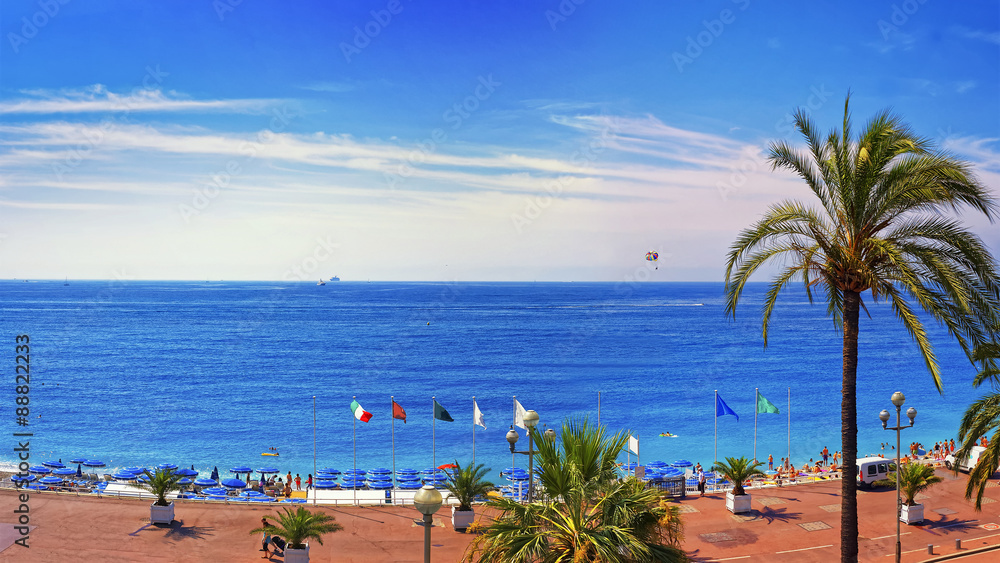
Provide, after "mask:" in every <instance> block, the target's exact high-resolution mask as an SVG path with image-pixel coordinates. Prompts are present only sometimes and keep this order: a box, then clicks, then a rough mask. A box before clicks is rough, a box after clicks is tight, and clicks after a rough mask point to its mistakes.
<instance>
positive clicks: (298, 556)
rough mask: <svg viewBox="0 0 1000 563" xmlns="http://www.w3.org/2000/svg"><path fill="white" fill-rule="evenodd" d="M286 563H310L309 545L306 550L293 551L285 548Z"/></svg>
mask: <svg viewBox="0 0 1000 563" xmlns="http://www.w3.org/2000/svg"><path fill="white" fill-rule="evenodd" d="M285 548H286V549H285V563H309V544H308V543H307V544H306V548H305V549H292V548H290V547H288V546H285Z"/></svg>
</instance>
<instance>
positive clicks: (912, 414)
mask: <svg viewBox="0 0 1000 563" xmlns="http://www.w3.org/2000/svg"><path fill="white" fill-rule="evenodd" d="M890 400H891V401H892V404H893V406H895V407H896V426H894V427H890V426H888V422H889V411H887V410H885V409H882V412H880V413H878V419H879V420H881V421H882V429H883V430H895V431H896V563H899V559H900V557H901V556H902V545H901V544H900V543H899V517H900V515H901V514H902V506H903V503H902V499H901V498H900V496H899V469H900V465H899V431H900V430H902V429H904V428H910V427H912V426H913V420H914V419H915V418H917V409H915V408H913V407H910V408H909V409H907V410H906V416H907V417H909V419H910V426H903V425H901V424H900V423H899V411H900V409H901V408H902V407H903V402H904V401H906V397H905V396H903V394H902V393H900V392H899V391H896V392H895V393H893V394H892V398H891V399H890Z"/></svg>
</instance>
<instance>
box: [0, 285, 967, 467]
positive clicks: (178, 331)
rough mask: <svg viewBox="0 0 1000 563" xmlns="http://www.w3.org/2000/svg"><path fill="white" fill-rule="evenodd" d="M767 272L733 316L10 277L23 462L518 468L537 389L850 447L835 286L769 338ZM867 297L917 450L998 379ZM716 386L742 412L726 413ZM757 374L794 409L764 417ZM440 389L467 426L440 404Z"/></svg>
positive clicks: (863, 364)
mask: <svg viewBox="0 0 1000 563" xmlns="http://www.w3.org/2000/svg"><path fill="white" fill-rule="evenodd" d="M765 291H766V285H765V284H763V283H760V284H750V285H749V286H748V287H747V289H746V292H745V294H744V297H743V300H742V302H741V303H740V305H739V308H738V310H737V316H736V318H735V319H731V318H728V317H727V316H726V313H725V296H724V287H723V284H721V283H471V282H451V283H446V282H441V283H430V282H421V283H406V282H392V283H388V282H350V281H341V282H329V283H327V284H326V285H325V286H318V285H316V284H315V283H303V282H246V281H238V282H227V281H211V282H200V281H199V282H178V281H164V282H156V281H75V280H66V281H64V280H49V281H45V280H42V281H27V282H26V281H23V280H18V281H13V280H11V281H2V282H0V358H2V359H3V360H2V361H3V364H4V365H5V366H6V367H5V369H4V373H5V374H6V375H5V379H6V384H4V385H3V386H0V389H2V391H0V412H4V413H6V414H5V415H4V416H3V417H2V419H3V422H2V425H3V426H4V428H5V429H6V432H5V435H6V438H5V439H4V440H5V442H6V444H5V445H4V446H3V447H2V448H0V464H2V465H3V466H5V467H7V468H11V467H13V466H15V464H16V463H17V456H18V455H19V452H17V451H15V450H16V448H18V446H19V444H22V443H24V442H26V441H28V442H30V444H29V449H30V463H31V464H32V465H36V464H38V463H40V462H42V461H46V460H50V459H54V460H57V459H62V460H63V461H64V462H67V461H68V460H69V459H73V458H76V457H85V458H88V459H99V460H102V461H104V462H105V463H106V464H107V467H106V469H105V471H110V470H113V469H115V468H119V467H125V466H154V465H157V464H160V463H174V464H177V465H179V466H182V467H190V466H193V467H194V468H195V469H196V470H198V471H200V472H204V473H203V475H204V476H207V475H208V473H209V472H211V471H212V469H213V468H218V469H219V470H220V472H221V473H223V474H225V473H226V472H228V471H229V469H230V468H232V467H235V466H240V465H244V466H250V467H252V468H254V469H257V468H260V467H263V466H271V467H275V468H277V469H279V470H280V471H281V472H282V473H285V472H288V471H290V472H291V473H293V474H295V473H298V474H301V475H302V477H303V479H304V478H305V477H306V475H307V474H310V473H313V472H314V468H316V467H319V468H324V467H333V468H337V469H340V470H346V469H350V468H352V467H357V468H359V469H370V468H374V467H388V468H391V467H393V463H395V467H397V468H404V467H405V468H414V469H424V468H427V467H430V466H438V465H442V464H447V463H453V462H456V461H457V462H459V463H461V464H467V463H470V462H472V460H473V458H475V462H476V463H477V464H478V463H482V464H485V465H486V466H487V467H488V468H490V471H491V474H492V475H495V474H496V473H498V472H499V471H500V470H501V469H503V468H506V467H509V466H511V464H514V465H516V466H517V467H525V466H526V465H527V461H528V460H527V458H526V456H523V455H513V454H511V453H510V449H509V446H508V443H507V441H506V439H505V435H506V433H507V431H508V430H509V429H510V427H511V424H512V419H513V412H514V411H513V405H514V400H515V397H516V400H517V401H519V402H520V403H521V404H522V405H523V406H524V408H526V409H533V410H535V411H537V412H538V415H539V429H541V430H544V429H545V428H556V429H558V428H560V427H561V425H562V424H564V423H565V422H566V421H569V420H573V419H588V420H589V421H590V422H592V423H595V424H596V423H598V421H599V422H600V424H601V425H604V426H606V427H607V429H608V431H609V432H619V431H622V432H628V433H630V434H631V435H632V436H634V437H635V438H637V439H638V443H639V461H640V463H645V462H647V461H652V460H662V461H666V462H673V461H676V460H681V459H686V460H689V461H692V462H700V463H701V464H702V465H706V466H707V465H709V464H711V462H712V460H713V459H714V458H715V456H716V455H717V456H718V458H719V459H722V458H724V457H729V456H753V455H754V453H755V452H756V455H757V457H758V458H759V459H766V458H767V456H768V454H771V455H773V456H774V460H775V462H776V463H777V462H778V460H779V459H780V458H782V457H785V456H787V455H789V452H790V455H791V459H792V461H793V462H794V463H795V464H797V465H798V464H801V463H803V462H805V461H807V460H809V459H819V457H820V451H821V450H822V449H823V448H824V447H828V448H829V449H830V451H831V452H833V451H835V450H839V449H840V384H841V335H840V332H839V331H838V330H837V327H836V326H835V325H834V323H833V322H832V320H831V319H830V318H829V317H827V315H826V307H825V304H824V303H822V302H817V303H814V304H810V303H809V300H808V298H807V296H806V295H805V293H804V292H803V291H802V290H801V288H793V289H791V290H789V291H787V292H786V293H784V294H783V295H782V296H781V297H780V299H779V303H778V306H777V308H776V309H775V311H774V314H773V319H772V324H771V330H770V333H769V340H768V344H767V346H765V344H764V340H763V338H762V335H761V312H760V310H761V304H762V300H763V295H764V292H765ZM866 306H867V314H865V312H862V315H861V332H860V344H859V367H858V425H859V429H860V434H859V437H858V445H859V448H860V451H859V453H860V454H861V455H864V454H868V453H873V454H874V453H885V454H886V455H893V452H892V451H891V449H890V446H888V445H886V444H894V443H895V436H894V432H892V431H886V430H883V429H882V426H881V423H880V422H879V419H878V414H879V411H881V410H882V409H892V404H891V403H890V401H889V398H890V396H891V395H892V393H893V392H894V391H902V392H903V393H904V394H905V395H906V404H905V405H904V407H903V409H904V411H905V409H906V408H907V407H910V406H912V407H915V408H916V409H917V411H918V414H917V417H916V423H915V425H914V426H913V427H912V428H909V429H906V430H904V431H903V434H902V441H903V443H904V447H905V445H907V444H909V443H910V442H911V441H918V442H922V443H924V444H927V445H930V444H933V443H934V442H935V441H938V440H944V439H949V438H955V437H956V434H957V428H958V423H959V420H960V417H961V415H962V413H963V412H964V411H965V409H966V408H967V407H968V405H969V404H970V403H971V402H972V401H974V400H975V399H976V398H977V397H978V396H980V395H981V394H983V390H976V389H973V388H972V386H971V382H972V379H973V377H974V375H975V369H974V367H973V366H972V365H971V364H970V363H969V362H968V360H967V359H966V358H965V356H964V354H963V353H962V351H961V349H960V348H959V347H958V345H957V344H956V343H954V342H953V341H952V340H951V339H950V338H949V336H948V334H947V332H946V331H945V330H944V329H943V328H941V327H939V326H938V325H937V324H935V323H933V322H930V323H929V324H928V330H929V332H930V334H931V337H932V339H933V342H934V343H935V353H936V354H937V357H938V360H939V361H940V364H941V366H942V378H943V382H944V393H943V394H941V393H939V392H938V391H937V389H936V388H935V386H934V384H933V381H932V379H931V376H930V375H929V373H928V372H927V369H926V368H925V366H924V363H923V360H922V358H921V356H920V354H919V353H918V351H917V348H916V346H915V345H914V344H913V342H912V340H911V338H910V337H909V336H908V334H907V333H906V331H905V330H904V329H903V328H902V326H901V325H900V324H899V322H898V321H896V320H895V318H894V316H893V313H892V310H891V308H890V307H888V306H887V305H885V304H880V303H873V302H871V301H870V300H869V301H867V302H866ZM22 336H26V337H27V338H22ZM18 339H20V341H18ZM25 342H27V343H28V345H29V346H30V349H29V350H28V353H27V354H21V353H19V352H18V350H17V348H16V346H18V345H21V344H24V343H25ZM21 351H22V352H23V351H24V349H21ZM29 354H30V356H29ZM18 355H25V356H28V357H27V358H22V359H21V360H20V363H21V364H22V365H23V364H24V362H25V359H27V361H28V365H29V369H30V382H29V384H28V388H27V389H25V388H24V387H20V388H19V387H18V385H22V386H23V381H22V383H20V384H19V383H18V382H17V381H16V375H17V373H16V371H17V369H16V367H15V366H16V365H17V364H18V362H19V360H18V359H17V356H18ZM716 393H718V396H719V397H721V398H722V400H723V401H725V403H726V404H727V405H728V406H729V407H730V408H731V409H732V410H733V411H734V412H735V413H736V414H737V415H738V416H739V418H738V419H737V417H736V416H731V415H726V416H720V417H717V416H716ZM758 393H759V394H760V395H762V396H764V397H765V398H766V399H767V400H768V401H770V402H771V403H772V404H774V405H775V406H776V407H777V408H778V410H779V412H778V413H777V414H772V413H767V414H760V415H757V416H756V417H755V414H754V413H755V404H756V402H755V401H756V396H757V394H758ZM20 397H27V399H28V403H27V405H24V404H23V403H24V401H23V400H22V401H21V403H22V404H16V401H17V400H18V398H20ZM352 400H357V401H358V403H359V404H360V405H361V406H362V407H363V408H364V409H365V410H366V411H368V412H370V413H371V414H372V418H371V420H370V421H368V422H360V421H358V420H356V419H355V418H354V416H353V415H352V412H351V410H350V404H351V401H352ZM392 400H395V401H396V402H397V403H398V404H399V405H400V406H401V407H403V409H405V411H406V420H405V422H404V421H403V420H397V419H393V418H392V410H391V404H392V403H391V401H392ZM435 400H436V401H437V402H438V403H439V404H440V405H441V406H442V407H443V408H444V409H445V410H446V411H447V412H448V413H449V414H450V416H451V417H452V418H453V419H454V421H453V422H447V421H443V420H435V419H434V417H433V412H434V411H433V404H434V403H433V401H435ZM474 400H475V402H476V403H477V404H478V406H479V409H480V410H481V411H482V413H483V415H484V418H485V423H486V428H483V427H481V426H476V425H474V424H473V401H474ZM17 408H27V409H28V412H27V416H25V417H18V416H17V411H16V409H17ZM21 412H22V413H24V412H25V411H21ZM19 418H20V420H19ZM904 420H905V418H904ZM15 433H30V434H31V436H30V437H17V436H15V435H14V434H15ZM666 433H669V434H672V435H673V436H671V437H668V436H661V434H666ZM527 446H528V444H527V438H526V437H525V435H524V432H523V431H522V432H521V438H520V441H519V442H518V443H517V448H518V450H524V449H527ZM271 448H274V449H273V450H272V449H271ZM273 451H277V452H278V453H279V454H280V455H279V456H276V457H266V456H262V455H261V454H262V453H268V452H273ZM635 458H636V456H635V455H634V454H627V455H626V454H623V456H622V459H621V461H622V462H626V461H629V460H631V461H635Z"/></svg>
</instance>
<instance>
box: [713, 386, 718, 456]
mask: <svg viewBox="0 0 1000 563" xmlns="http://www.w3.org/2000/svg"><path fill="white" fill-rule="evenodd" d="M718 464H719V390H718V389H716V390H715V461H713V462H712V471H715V466H716V465H718Z"/></svg>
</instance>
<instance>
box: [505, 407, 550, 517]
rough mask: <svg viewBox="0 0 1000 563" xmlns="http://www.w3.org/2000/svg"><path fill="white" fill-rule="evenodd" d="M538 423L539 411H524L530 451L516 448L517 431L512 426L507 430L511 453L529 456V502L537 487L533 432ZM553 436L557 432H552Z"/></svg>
mask: <svg viewBox="0 0 1000 563" xmlns="http://www.w3.org/2000/svg"><path fill="white" fill-rule="evenodd" d="M537 424H538V413H537V412H535V411H531V410H529V411H527V412H525V413H524V425H525V426H526V427H527V428H528V451H526V452H519V451H516V450H515V449H514V445H515V444H517V439H518V435H517V431H516V430H514V427H513V426H511V427H510V430H509V431H508V432H507V443H508V444H510V453H511V454H524V455H526V456H528V502H531V501H532V500H533V499H534V495H533V493H532V489H534V488H535V443H534V436H533V435H532V432H533V431H534V430H535V426H536V425H537ZM552 434H553V436H554V435H555V432H553V433H552Z"/></svg>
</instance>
